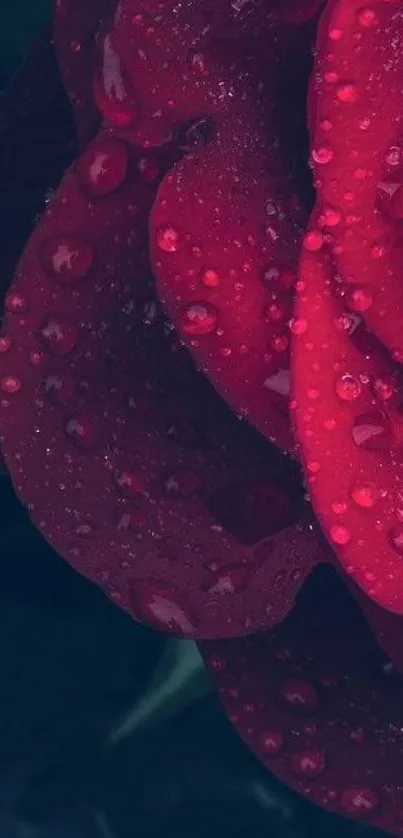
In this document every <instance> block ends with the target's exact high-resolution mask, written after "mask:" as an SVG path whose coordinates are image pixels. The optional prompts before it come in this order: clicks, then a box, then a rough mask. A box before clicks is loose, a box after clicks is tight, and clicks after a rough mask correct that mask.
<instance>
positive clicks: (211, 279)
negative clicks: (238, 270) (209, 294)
mask: <svg viewBox="0 0 403 838" xmlns="http://www.w3.org/2000/svg"><path fill="white" fill-rule="evenodd" d="M200 279H201V281H202V283H203V285H205V286H206V288H217V285H219V284H220V277H219V275H218V273H217V271H215V270H213V268H205V269H204V270H203V271H202V273H201V276H200Z"/></svg>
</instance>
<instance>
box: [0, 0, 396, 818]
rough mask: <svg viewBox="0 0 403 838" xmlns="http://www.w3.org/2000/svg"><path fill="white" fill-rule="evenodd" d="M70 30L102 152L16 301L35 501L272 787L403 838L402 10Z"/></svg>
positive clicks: (117, 14)
mask: <svg viewBox="0 0 403 838" xmlns="http://www.w3.org/2000/svg"><path fill="white" fill-rule="evenodd" d="M324 6H325V8H323V7H324ZM317 24H318V26H317V28H316V25H317ZM55 39H56V44H57V49H58V55H59V60H60V64H61V70H62V75H63V78H64V82H65V85H66V88H67V90H68V92H69V95H70V98H71V100H72V102H73V105H74V108H75V112H76V118H77V125H78V132H79V137H80V141H81V145H82V153H81V156H80V157H79V159H78V160H77V161H76V162H75V163H74V164H73V166H72V167H71V168H70V169H69V170H68V171H67V173H66V175H65V177H64V179H63V181H62V183H61V185H60V187H59V188H58V190H57V192H56V194H55V196H54V198H53V200H52V201H51V203H50V204H49V205H48V207H47V209H46V211H45V213H44V215H43V217H42V219H41V221H40V222H39V223H38V225H37V227H36V229H35V231H34V233H33V235H32V236H31V238H30V240H29V242H28V244H27V246H26V249H25V251H24V254H23V256H22V258H21V261H20V263H19V266H18V268H17V271H16V275H15V279H14V282H13V284H12V286H11V288H10V290H9V292H8V294H7V297H6V304H5V308H6V318H5V328H4V332H3V336H2V337H1V338H0V350H1V353H2V355H1V391H2V398H1V410H0V427H1V435H2V444H3V450H4V456H5V460H6V464H7V467H8V469H9V471H10V473H11V475H12V478H13V481H14V485H15V488H16V490H17V491H18V493H19V495H20V497H21V499H22V500H23V502H24V503H25V504H26V505H27V506H28V508H29V510H30V513H31V515H32V518H33V520H34V521H35V523H36V525H37V526H38V527H39V529H40V530H41V532H42V533H43V535H44V536H45V537H46V538H47V539H48V540H49V542H50V543H51V544H52V545H53V546H54V547H55V549H56V550H57V551H58V552H60V554H61V555H63V556H64V557H65V558H66V559H67V560H68V561H69V562H70V564H72V565H73V566H74V567H75V568H76V569H77V570H79V571H80V572H81V573H83V574H85V575H86V576H88V577H89V578H91V579H93V580H94V581H95V582H97V583H98V584H99V585H101V586H102V587H103V588H104V590H105V591H106V592H107V593H108V594H109V595H110V596H111V597H112V598H113V599H114V600H115V601H116V602H117V603H118V604H119V605H120V606H121V607H122V608H124V609H126V610H127V611H129V613H131V614H132V616H133V617H134V618H136V619H138V620H141V621H143V622H145V623H148V624H150V625H151V626H152V627H154V628H158V629H162V630H165V631H169V632H171V633H174V634H176V635H180V636H186V637H192V638H197V639H199V640H200V641H201V649H202V651H203V654H204V655H205V658H206V661H207V664H208V666H209V668H210V670H211V672H212V675H213V677H214V679H215V680H216V682H217V685H218V688H219V690H220V695H221V698H222V701H223V704H224V707H225V709H226V710H227V712H228V715H229V717H230V719H231V721H232V722H233V724H234V725H235V726H236V727H237V729H238V730H239V732H240V734H241V735H242V737H243V738H244V740H245V741H246V742H247V743H248V745H249V746H250V747H251V748H252V749H253V750H254V751H255V752H256V754H257V755H258V756H259V757H260V759H262V760H263V761H264V762H265V763H266V764H267V765H268V766H269V767H270V769H271V770H272V771H274V772H275V773H277V774H278V775H279V776H280V777H281V778H282V779H284V780H285V781H286V782H287V783H289V784H290V785H292V786H293V787H294V788H295V789H297V790H298V791H299V792H300V793H302V794H306V795H307V796H309V798H310V799H311V800H312V801H314V802H316V803H318V804H319V805H322V806H324V807H326V808H328V809H330V810H333V811H337V812H339V813H341V814H345V815H349V816H352V817H355V818H359V819H362V820H369V819H370V820H371V823H373V824H374V825H378V826H381V827H383V828H385V829H388V830H389V831H391V832H393V833H396V834H400V831H401V823H402V818H401V812H402V811H403V810H402V804H403V800H402V791H401V777H400V773H401V769H400V764H401V757H400V752H401V739H402V729H403V727H402V722H403V711H402V710H401V696H402V683H401V676H399V675H398V674H397V671H398V670H399V669H402V667H403V652H402V648H401V638H402V637H403V633H402V626H401V617H400V616H399V615H401V614H402V612H403V561H402V558H403V480H402V477H401V465H400V463H401V447H402V443H403V424H402V418H401V417H402V404H403V403H402V392H403V391H402V386H401V385H402V382H401V376H402V373H401V367H400V366H399V364H400V362H401V361H402V358H403V340H402V336H401V331H400V326H399V324H400V321H401V317H400V314H401V305H402V304H401V299H400V290H399V288H400V272H399V265H400V262H399V259H400V248H401V244H402V241H403V239H402V233H401V229H400V225H401V218H402V217H403V211H402V209H401V205H402V206H403V201H402V198H401V194H400V193H401V190H402V186H401V183H402V182H403V181H402V172H403V168H402V160H401V158H402V146H401V135H400V120H401V113H402V108H401V105H402V89H403V85H402V73H403V66H402V65H403V58H402V57H401V56H402V55H403V51H402V49H401V47H402V40H403V10H402V4H401V2H400V0H379V2H376V3H373V4H371V5H370V6H365V4H363V2H362V0H359V2H358V0H348V2H347V0H328V3H327V4H326V5H325V4H324V3H323V2H320V1H318V0H317V2H313V0H289V1H288V3H285V2H281V3H280V2H279V0H257V2H253V3H251V2H248V0H247V2H239V3H238V2H237V3H233V4H230V3H229V2H227V0H215V2H207V3H203V4H200V3H198V2H197V3H196V2H193V0H192V1H191V2H187V3H186V4H175V3H170V2H168V0H163V2H159V3H152V2H151V0H150V2H149V3H144V4H140V5H139V4H138V3H134V2H133V0H122V2H120V3H119V4H117V3H116V2H115V0H94V2H92V3H87V4H85V5H84V6H83V5H82V4H79V3H78V2H77V3H75V2H74V0H58V2H56V3H55ZM313 48H315V53H316V59H315V61H316V66H315V67H314V69H313V70H312V68H311V66H310V56H311V53H312V50H313ZM308 75H309V76H310V82H309V95H308V108H307V122H308V128H309V134H310V164H311V166H312V168H313V171H314V186H315V189H316V204H315V207H314V209H313V212H312V214H311V217H310V220H308V218H309V212H310V210H311V209H312V208H311V206H310V190H309V188H307V186H306V183H307V178H306V171H305V170H304V155H303V152H304V149H303V144H304V121H303V119H302V120H301V116H300V114H301V103H302V102H303V99H304V92H303V88H304V80H305V77H306V80H307V79H308ZM97 132H98V133H97ZM305 162H306V161H305ZM402 194H403V193H402ZM166 318H169V319H166ZM290 390H291V392H290ZM276 446H277V448H276ZM299 460H300V461H301V463H302V467H303V473H304V477H305V489H306V490H307V492H309V498H308V494H304V488H303V483H302V479H301V477H300V466H299V463H298V461H299ZM311 503H312V507H313V510H314V511H315V513H316V516H317V518H316V520H315V518H314V513H313V511H312V507H311V505H310V504H311ZM317 521H318V523H317ZM321 530H323V533H324V535H325V536H326V538H327V542H328V543H326V541H325V539H324V538H323V536H322V534H321ZM308 576H310V578H309V579H307V577H308ZM298 592H300V594H299V596H298V599H297V601H296V598H297V594H298ZM360 611H361V613H360ZM365 621H367V624H368V625H369V626H370V627H371V629H372V631H373V634H374V636H375V638H376V641H377V642H378V644H379V646H377V645H376V642H375V640H374V639H373V638H371V635H370V633H369V630H368V626H367V625H366V623H365ZM379 647H382V649H383V650H384V652H386V653H387V654H388V656H389V657H390V659H391V661H393V664H394V667H395V669H394V668H393V667H392V665H391V664H389V663H386V664H385V660H386V659H385V657H384V655H383V652H381V650H380V648H379Z"/></svg>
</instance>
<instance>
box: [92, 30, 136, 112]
mask: <svg viewBox="0 0 403 838" xmlns="http://www.w3.org/2000/svg"><path fill="white" fill-rule="evenodd" d="M93 87H94V99H95V102H96V105H97V107H98V108H99V110H100V112H101V114H102V115H103V117H104V118H105V119H106V120H107V122H109V124H110V125H113V126H114V127H116V128H127V127H128V126H129V125H132V124H133V123H134V122H135V121H136V119H137V117H138V104H137V100H136V97H135V95H134V92H133V90H132V89H131V84H130V80H129V77H128V74H127V72H126V70H125V69H124V67H123V66H122V61H121V58H120V56H119V54H118V53H117V52H116V50H115V47H114V44H113V38H112V35H111V34H110V33H108V34H107V35H105V37H104V39H103V44H102V66H101V70H100V72H99V73H97V75H96V76H95V79H94V85H93Z"/></svg>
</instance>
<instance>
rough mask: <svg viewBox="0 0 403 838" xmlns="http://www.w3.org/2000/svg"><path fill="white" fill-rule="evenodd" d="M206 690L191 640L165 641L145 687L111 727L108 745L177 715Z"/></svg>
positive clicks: (201, 664)
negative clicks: (123, 714) (124, 713)
mask: <svg viewBox="0 0 403 838" xmlns="http://www.w3.org/2000/svg"><path fill="white" fill-rule="evenodd" d="M210 690H211V682H210V679H209V677H208V674H207V671H206V668H205V666H204V662H203V659H202V657H201V655H200V652H199V650H198V648H197V646H196V644H195V643H193V641H192V640H177V639H175V638H173V639H170V640H167V642H166V644H165V647H164V651H163V652H162V656H161V658H160V660H159V662H158V664H157V666H156V669H155V671H154V673H153V675H152V677H151V680H150V683H149V685H148V687H146V689H145V690H144V692H143V695H142V696H141V698H140V699H139V701H138V702H137V703H136V704H135V705H134V707H132V708H131V709H130V710H129V712H128V713H127V714H126V716H124V718H123V719H121V720H120V721H119V722H118V723H117V724H116V725H115V727H114V729H113V730H112V732H111V734H110V737H109V741H108V744H109V745H116V744H117V743H118V742H120V741H121V740H122V739H125V738H126V737H128V736H131V735H132V734H133V733H137V732H138V731H139V730H140V729H143V728H144V727H146V726H150V725H154V724H156V723H158V722H160V721H162V720H164V719H166V718H167V717H169V716H173V715H177V714H178V713H180V712H181V710H183V709H184V708H185V707H187V706H188V705H189V704H191V703H192V702H193V701H196V700H197V699H198V698H201V697H203V696H205V695H206V694H207V693H208V692H209V691H210Z"/></svg>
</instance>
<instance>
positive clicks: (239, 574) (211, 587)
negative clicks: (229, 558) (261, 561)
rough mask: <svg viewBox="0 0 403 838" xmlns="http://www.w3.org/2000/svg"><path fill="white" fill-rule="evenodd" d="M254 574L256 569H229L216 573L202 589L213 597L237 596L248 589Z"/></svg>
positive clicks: (241, 567) (240, 567)
mask: <svg viewBox="0 0 403 838" xmlns="http://www.w3.org/2000/svg"><path fill="white" fill-rule="evenodd" d="M254 572H255V568H254V567H251V568H248V567H243V566H239V567H238V566H236V565H234V566H233V567H227V568H225V570H217V571H215V572H214V573H213V575H212V576H210V578H209V580H208V581H207V582H206V583H205V584H204V585H203V586H202V587H203V590H205V591H207V593H209V594H211V595H213V596H228V595H232V594H237V593H239V592H240V591H244V590H245V589H246V588H247V586H248V584H249V582H250V579H251V576H252V575H253V573H254Z"/></svg>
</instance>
